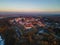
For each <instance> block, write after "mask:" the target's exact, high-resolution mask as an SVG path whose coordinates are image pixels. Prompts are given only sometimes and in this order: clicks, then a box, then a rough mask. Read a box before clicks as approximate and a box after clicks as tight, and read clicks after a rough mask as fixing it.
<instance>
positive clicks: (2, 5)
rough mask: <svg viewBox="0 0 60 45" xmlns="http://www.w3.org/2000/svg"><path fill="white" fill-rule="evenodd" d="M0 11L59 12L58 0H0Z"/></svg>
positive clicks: (59, 3)
mask: <svg viewBox="0 0 60 45" xmlns="http://www.w3.org/2000/svg"><path fill="white" fill-rule="evenodd" d="M0 12H60V0H0Z"/></svg>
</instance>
